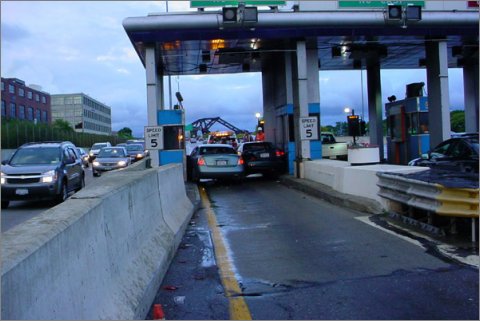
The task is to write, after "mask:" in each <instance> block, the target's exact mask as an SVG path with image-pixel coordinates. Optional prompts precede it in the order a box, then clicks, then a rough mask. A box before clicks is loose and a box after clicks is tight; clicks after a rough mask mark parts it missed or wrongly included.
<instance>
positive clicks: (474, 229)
mask: <svg viewBox="0 0 480 321" xmlns="http://www.w3.org/2000/svg"><path fill="white" fill-rule="evenodd" d="M476 226H477V224H476V222H475V217H472V243H475V242H476V241H477V231H476Z"/></svg>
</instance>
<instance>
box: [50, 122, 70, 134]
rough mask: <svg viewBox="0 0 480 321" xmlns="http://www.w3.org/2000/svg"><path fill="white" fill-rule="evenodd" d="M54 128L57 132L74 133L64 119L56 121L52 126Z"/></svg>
mask: <svg viewBox="0 0 480 321" xmlns="http://www.w3.org/2000/svg"><path fill="white" fill-rule="evenodd" d="M52 126H53V128H54V129H56V130H60V131H64V132H73V131H74V130H73V128H72V125H70V123H69V122H68V121H66V120H64V119H55V121H54V122H53V124H52Z"/></svg>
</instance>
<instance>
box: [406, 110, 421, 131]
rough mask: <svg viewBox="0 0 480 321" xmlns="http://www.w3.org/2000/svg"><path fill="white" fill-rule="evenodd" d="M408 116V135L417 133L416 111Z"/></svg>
mask: <svg viewBox="0 0 480 321" xmlns="http://www.w3.org/2000/svg"><path fill="white" fill-rule="evenodd" d="M409 118H410V126H409V127H408V132H409V133H410V135H417V134H419V124H418V113H411V114H410V117H409Z"/></svg>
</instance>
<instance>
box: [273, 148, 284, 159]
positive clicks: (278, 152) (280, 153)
mask: <svg viewBox="0 0 480 321" xmlns="http://www.w3.org/2000/svg"><path fill="white" fill-rule="evenodd" d="M275 155H276V156H277V157H282V156H284V155H285V152H284V151H283V150H279V149H277V150H276V151H275Z"/></svg>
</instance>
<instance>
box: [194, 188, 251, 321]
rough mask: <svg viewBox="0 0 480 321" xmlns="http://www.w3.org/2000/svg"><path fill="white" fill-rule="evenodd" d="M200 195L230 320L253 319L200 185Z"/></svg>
mask: <svg viewBox="0 0 480 321" xmlns="http://www.w3.org/2000/svg"><path fill="white" fill-rule="evenodd" d="M200 196H201V199H202V205H203V208H204V209H205V213H206V214H207V220H208V225H209V226H210V230H211V231H212V237H213V245H214V247H215V259H216V261H217V264H218V267H219V269H220V278H221V280H222V284H223V288H224V289H225V293H226V296H227V298H228V301H229V307H230V320H252V316H251V315H250V310H249V309H248V306H247V304H246V303H245V300H244V299H243V297H241V296H238V295H240V294H242V290H241V289H240V286H239V285H238V281H237V278H236V277H235V273H234V272H233V267H232V264H231V263H230V258H229V256H228V252H227V248H226V247H225V243H224V240H223V237H222V234H221V232H220V229H219V228H218V223H217V219H216V217H215V213H214V212H213V210H212V207H211V204H210V200H209V199H208V195H207V192H206V191H205V188H203V187H200Z"/></svg>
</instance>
